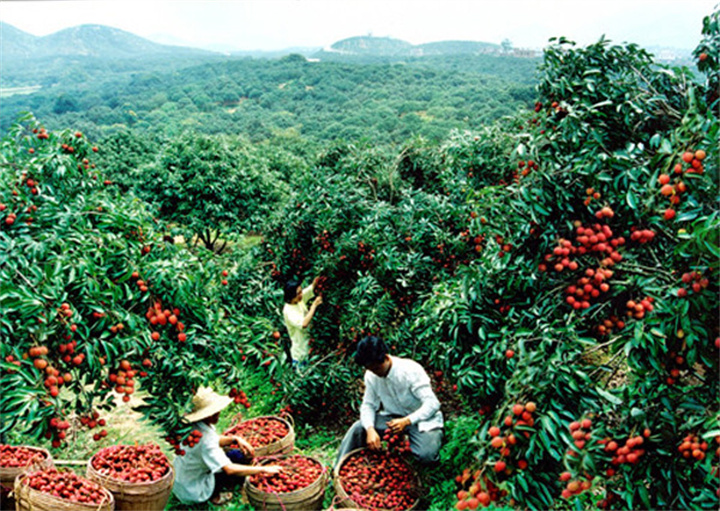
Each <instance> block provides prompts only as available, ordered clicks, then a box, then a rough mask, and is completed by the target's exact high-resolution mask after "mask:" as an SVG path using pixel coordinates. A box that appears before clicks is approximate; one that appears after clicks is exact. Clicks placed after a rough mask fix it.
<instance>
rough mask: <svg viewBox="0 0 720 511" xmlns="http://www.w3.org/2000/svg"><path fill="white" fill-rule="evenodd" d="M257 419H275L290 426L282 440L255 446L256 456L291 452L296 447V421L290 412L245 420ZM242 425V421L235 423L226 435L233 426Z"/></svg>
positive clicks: (230, 428) (229, 429)
mask: <svg viewBox="0 0 720 511" xmlns="http://www.w3.org/2000/svg"><path fill="white" fill-rule="evenodd" d="M256 419H274V420H278V421H280V422H282V423H283V424H285V425H286V426H287V428H288V434H287V435H285V436H284V437H283V438H281V439H280V440H277V441H276V442H272V443H270V444H267V445H263V446H260V447H256V448H255V456H256V457H259V456H271V455H276V454H289V453H291V452H292V450H293V449H294V448H295V421H294V420H293V418H292V415H290V414H284V415H283V416H276V415H264V416H261V417H254V418H252V419H248V420H247V421H244V422H250V421H253V420H256ZM238 425H240V423H239V422H238V423H235V424H233V425H232V426H231V427H229V428H228V429H227V430H226V431H225V433H223V434H225V435H228V434H231V433H230V431H232V430H233V428H235V427H237V426H238ZM229 449H232V447H225V450H226V451H227V450H229Z"/></svg>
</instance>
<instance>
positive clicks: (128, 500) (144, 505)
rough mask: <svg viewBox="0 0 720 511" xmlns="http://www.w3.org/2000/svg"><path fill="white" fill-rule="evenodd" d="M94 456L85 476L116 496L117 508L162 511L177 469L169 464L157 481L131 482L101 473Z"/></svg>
mask: <svg viewBox="0 0 720 511" xmlns="http://www.w3.org/2000/svg"><path fill="white" fill-rule="evenodd" d="M93 458H95V456H93V457H92V458H90V461H89V462H88V464H87V472H86V474H85V476H86V477H87V478H88V479H90V480H91V481H95V482H96V483H98V484H99V485H100V486H103V487H105V488H106V489H107V490H109V491H110V493H112V494H113V497H114V498H115V509H117V510H120V511H162V510H163V509H165V505H166V504H167V502H168V499H170V493H172V488H173V483H174V482H175V471H174V470H173V466H172V465H169V470H168V471H167V473H166V474H165V475H164V476H162V477H161V478H160V479H158V480H156V481H149V482H145V483H131V482H129V481H122V480H120V479H115V478H112V477H108V476H106V475H103V474H101V473H100V472H98V471H97V470H96V469H95V468H94V467H93V463H92V462H93Z"/></svg>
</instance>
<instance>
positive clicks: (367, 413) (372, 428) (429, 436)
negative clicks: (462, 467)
mask: <svg viewBox="0 0 720 511" xmlns="http://www.w3.org/2000/svg"><path fill="white" fill-rule="evenodd" d="M355 362H356V363H357V364H359V365H361V366H363V367H364V368H365V369H366V371H365V394H364V395H363V401H362V405H361V406H360V420H359V421H356V422H355V424H353V425H352V426H351V427H350V429H349V430H348V432H347V433H346V434H345V438H343V441H342V443H341V444H340V448H339V452H338V456H337V459H336V461H335V465H338V464H339V463H340V460H342V458H343V457H344V456H345V455H346V454H348V453H349V452H350V451H352V450H354V449H359V448H361V447H366V446H367V447H368V448H369V449H372V450H379V449H380V448H381V445H380V439H381V436H382V435H383V434H385V431H386V430H390V431H391V432H392V433H395V434H398V433H400V432H402V431H405V432H406V433H407V436H408V439H409V441H410V450H411V451H412V453H413V454H414V455H415V457H416V458H417V459H418V461H420V462H421V463H433V462H436V461H437V460H438V453H439V451H440V446H441V445H442V439H443V415H442V412H441V411H440V401H438V398H437V397H436V396H435V393H434V392H433V390H432V387H431V386H430V378H429V377H428V375H427V373H426V372H425V370H424V369H423V368H422V366H421V365H420V364H418V363H417V362H415V361H413V360H410V359H406V358H399V357H394V356H391V355H389V354H388V348H387V345H386V344H385V342H384V341H383V340H382V339H381V338H379V337H375V336H369V337H365V338H363V339H362V340H361V341H360V342H359V343H358V346H357V351H356V352H355Z"/></svg>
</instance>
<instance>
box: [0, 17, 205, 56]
mask: <svg viewBox="0 0 720 511" xmlns="http://www.w3.org/2000/svg"><path fill="white" fill-rule="evenodd" d="M0 46H2V53H3V59H4V60H6V61H8V60H10V61H11V60H14V59H39V58H45V57H62V56H82V57H102V58H104V59H119V58H132V57H138V56H143V57H148V56H151V55H175V56H177V55H181V54H182V55H201V54H204V55H210V54H212V52H209V51H206V50H199V49H196V48H185V47H181V46H168V45H163V44H158V43H154V42H152V41H149V40H147V39H145V38H142V37H139V36H136V35H135V34H132V33H130V32H126V31H124V30H120V29H117V28H113V27H108V26H104V25H79V26H76V27H71V28H67V29H64V30H60V31H58V32H55V33H52V34H49V35H46V36H40V37H39V36H34V35H32V34H29V33H27V32H23V31H22V30H19V29H17V28H15V27H13V26H12V25H9V24H7V23H3V24H2V26H1V27H0Z"/></svg>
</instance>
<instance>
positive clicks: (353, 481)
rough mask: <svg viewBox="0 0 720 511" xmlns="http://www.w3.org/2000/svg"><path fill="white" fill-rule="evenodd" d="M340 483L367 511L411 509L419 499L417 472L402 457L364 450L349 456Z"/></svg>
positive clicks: (342, 469)
mask: <svg viewBox="0 0 720 511" xmlns="http://www.w3.org/2000/svg"><path fill="white" fill-rule="evenodd" d="M338 475H339V482H340V484H341V486H342V488H343V489H344V490H345V492H346V493H347V494H348V496H349V498H350V499H351V500H353V501H354V502H356V503H357V504H358V505H359V506H360V507H363V508H368V509H392V510H397V511H401V510H405V509H410V508H411V507H412V506H413V505H414V504H415V502H416V501H417V498H418V489H417V484H416V479H415V473H414V472H413V470H412V468H410V465H408V464H407V463H406V462H405V460H403V459H402V458H401V457H400V456H398V455H396V454H392V453H387V452H382V451H370V450H368V449H363V450H361V451H358V452H356V453H354V454H351V455H350V456H348V458H347V459H346V460H345V461H344V462H343V465H342V467H340V471H339V474H338Z"/></svg>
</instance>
